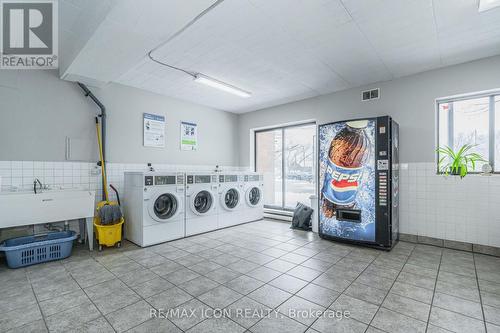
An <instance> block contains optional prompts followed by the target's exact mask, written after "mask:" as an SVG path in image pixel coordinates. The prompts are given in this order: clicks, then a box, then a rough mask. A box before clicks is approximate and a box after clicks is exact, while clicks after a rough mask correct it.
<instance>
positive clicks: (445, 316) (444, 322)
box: [429, 306, 485, 333]
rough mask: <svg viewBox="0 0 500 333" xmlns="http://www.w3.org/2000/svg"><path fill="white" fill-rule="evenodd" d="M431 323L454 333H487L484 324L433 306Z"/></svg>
mask: <svg viewBox="0 0 500 333" xmlns="http://www.w3.org/2000/svg"><path fill="white" fill-rule="evenodd" d="M429 323H430V324H433V325H435V326H438V327H441V328H444V329H447V330H449V331H453V332H464V333H468V332H478V333H479V332H485V328H484V322H483V321H481V320H477V319H474V318H471V317H466V316H464V315H461V314H459V313H456V312H451V311H448V310H444V309H441V308H438V307H435V306H433V307H432V310H431V316H430V317H429Z"/></svg>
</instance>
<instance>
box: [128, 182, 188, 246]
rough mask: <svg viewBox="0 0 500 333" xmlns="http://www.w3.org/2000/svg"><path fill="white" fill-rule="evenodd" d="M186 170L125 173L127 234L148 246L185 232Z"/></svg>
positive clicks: (129, 237)
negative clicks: (177, 171) (178, 171)
mask: <svg viewBox="0 0 500 333" xmlns="http://www.w3.org/2000/svg"><path fill="white" fill-rule="evenodd" d="M184 191H185V189H184V173H167V172H125V195H124V200H123V201H124V202H123V207H124V212H125V237H126V238H127V239H128V240H130V241H131V242H133V243H135V244H137V245H139V246H149V245H153V244H158V243H162V242H166V241H170V240H174V239H179V238H183V237H184V235H185V220H184V213H185V209H184V208H185V195H184Z"/></svg>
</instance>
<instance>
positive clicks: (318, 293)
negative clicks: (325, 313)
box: [297, 283, 340, 307]
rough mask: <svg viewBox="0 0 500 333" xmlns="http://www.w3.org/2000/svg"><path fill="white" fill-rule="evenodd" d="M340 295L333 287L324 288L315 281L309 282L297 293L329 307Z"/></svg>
mask: <svg viewBox="0 0 500 333" xmlns="http://www.w3.org/2000/svg"><path fill="white" fill-rule="evenodd" d="M339 295H340V294H339V293H338V292H336V291H334V290H332V289H328V288H324V287H321V286H318V285H315V284H313V283H311V284H308V285H307V286H305V287H304V288H303V289H302V290H300V291H299V292H298V293H297V296H300V297H302V298H304V299H307V300H309V301H311V302H313V303H316V304H319V305H321V306H324V307H329V306H330V305H331V304H332V303H333V302H334V301H335V300H336V299H337V297H339Z"/></svg>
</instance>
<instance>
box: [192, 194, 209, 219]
mask: <svg viewBox="0 0 500 333" xmlns="http://www.w3.org/2000/svg"><path fill="white" fill-rule="evenodd" d="M213 205H214V198H213V195H212V193H211V192H210V191H208V190H201V191H198V192H195V193H193V195H192V197H191V210H192V211H193V213H195V214H196V215H206V214H208V213H209V212H210V210H211V209H212V207H213Z"/></svg>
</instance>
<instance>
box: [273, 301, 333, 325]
mask: <svg viewBox="0 0 500 333" xmlns="http://www.w3.org/2000/svg"><path fill="white" fill-rule="evenodd" d="M325 310H326V309H325V308H324V307H322V306H320V305H318V304H315V303H312V302H309V301H307V300H305V299H303V298H300V297H297V296H293V297H291V298H289V299H288V300H287V301H286V302H285V303H283V304H281V305H280V306H279V307H278V311H279V312H280V313H282V314H284V315H285V316H287V317H289V318H292V319H294V320H296V321H298V322H300V323H302V324H304V325H306V326H309V325H311V324H312V323H313V322H314V321H315V320H316V319H318V318H319V317H320V316H321V314H322V313H323V311H325Z"/></svg>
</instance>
